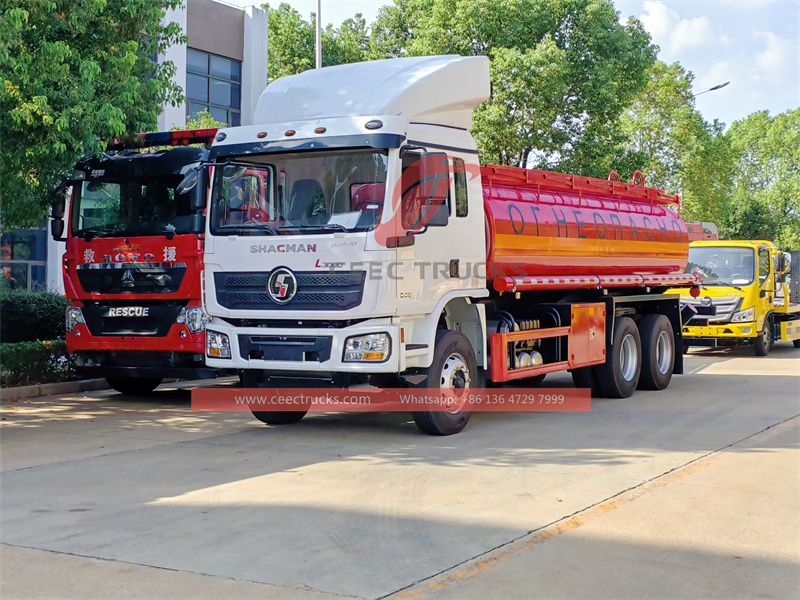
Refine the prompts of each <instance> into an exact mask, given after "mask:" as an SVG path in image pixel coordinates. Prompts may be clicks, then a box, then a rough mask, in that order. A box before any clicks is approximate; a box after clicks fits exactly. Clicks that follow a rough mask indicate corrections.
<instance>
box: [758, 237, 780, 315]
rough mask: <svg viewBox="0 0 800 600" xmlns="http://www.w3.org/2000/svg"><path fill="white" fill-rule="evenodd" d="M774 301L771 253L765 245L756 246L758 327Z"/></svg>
mask: <svg viewBox="0 0 800 600" xmlns="http://www.w3.org/2000/svg"><path fill="white" fill-rule="evenodd" d="M774 302H775V281H774V273H773V270H772V253H771V252H770V249H769V248H768V247H767V246H759V248H758V300H757V301H756V307H757V310H758V327H759V329H761V328H762V327H763V325H764V318H765V317H766V315H767V314H768V313H769V312H770V311H771V310H772V309H773V306H774Z"/></svg>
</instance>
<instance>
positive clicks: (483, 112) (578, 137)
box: [369, 0, 656, 176]
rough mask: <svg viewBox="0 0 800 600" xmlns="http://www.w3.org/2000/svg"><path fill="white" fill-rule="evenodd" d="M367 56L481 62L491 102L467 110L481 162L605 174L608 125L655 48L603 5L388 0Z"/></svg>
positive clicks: (616, 148) (613, 146) (580, 0)
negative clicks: (484, 60) (480, 58)
mask: <svg viewBox="0 0 800 600" xmlns="http://www.w3.org/2000/svg"><path fill="white" fill-rule="evenodd" d="M371 32H372V35H371V39H370V44H369V45H370V56H372V57H373V58H378V57H381V56H383V57H386V56H405V55H410V56H420V55H431V54H460V55H486V56H489V57H490V60H491V61H492V82H493V84H494V94H493V97H492V98H491V99H490V100H489V101H488V102H486V103H484V105H482V106H481V107H480V108H479V109H478V111H477V112H476V119H475V126H474V134H475V137H476V139H477V140H478V142H479V148H480V150H481V155H482V159H483V160H497V161H500V162H503V163H506V164H526V162H528V161H530V163H529V164H532V165H536V166H545V167H548V168H556V169H561V170H574V171H576V172H581V173H585V174H587V175H599V176H605V175H607V173H608V170H607V169H608V167H609V166H611V165H612V164H613V163H615V162H617V161H618V159H619V158H620V157H621V156H623V155H624V150H623V148H622V141H623V138H622V135H621V133H620V131H619V126H618V117H619V116H620V114H621V113H622V111H623V109H624V107H625V106H626V105H627V104H628V103H630V102H631V101H632V100H633V98H634V97H636V95H637V94H639V93H640V92H641V90H642V89H644V87H645V85H646V83H647V69H648V67H649V66H650V65H651V64H652V63H653V62H654V60H655V53H656V48H655V46H653V45H651V44H650V37H649V36H648V34H647V33H646V32H645V31H644V29H643V27H642V25H641V23H639V22H638V21H636V20H633V19H631V20H629V21H628V22H627V24H624V25H623V24H621V23H620V22H619V14H618V13H617V12H616V11H615V10H614V6H613V4H612V3H611V2H610V1H608V0H509V1H507V2H496V1H495V0H430V1H423V0H396V1H395V3H394V4H393V5H391V6H387V7H384V8H382V9H381V11H380V12H379V14H378V18H377V20H376V22H375V23H374V24H373V26H372V28H371Z"/></svg>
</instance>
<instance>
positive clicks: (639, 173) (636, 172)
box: [631, 170, 644, 187]
mask: <svg viewBox="0 0 800 600" xmlns="http://www.w3.org/2000/svg"><path fill="white" fill-rule="evenodd" d="M637 175H638V176H639V178H640V179H641V180H642V183H640V184H639V185H641V186H642V187H644V173H642V172H641V171H639V170H636V171H634V172H633V179H631V183H632V184H633V185H636V176H637Z"/></svg>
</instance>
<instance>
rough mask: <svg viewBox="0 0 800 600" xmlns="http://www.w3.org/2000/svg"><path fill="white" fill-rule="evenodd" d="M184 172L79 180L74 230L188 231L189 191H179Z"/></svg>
mask: <svg viewBox="0 0 800 600" xmlns="http://www.w3.org/2000/svg"><path fill="white" fill-rule="evenodd" d="M180 182H181V176H180V175H176V176H169V177H163V178H159V179H146V180H127V181H103V180H94V181H82V182H79V183H77V182H76V190H75V194H74V196H73V206H72V234H73V235H75V236H78V237H86V236H87V235H89V236H91V237H113V236H119V235H159V234H165V233H188V232H189V227H190V218H191V215H192V213H193V211H192V209H191V206H190V204H189V201H190V198H189V195H188V194H184V195H176V194H175V188H176V187H177V185H178V184H179V183H180Z"/></svg>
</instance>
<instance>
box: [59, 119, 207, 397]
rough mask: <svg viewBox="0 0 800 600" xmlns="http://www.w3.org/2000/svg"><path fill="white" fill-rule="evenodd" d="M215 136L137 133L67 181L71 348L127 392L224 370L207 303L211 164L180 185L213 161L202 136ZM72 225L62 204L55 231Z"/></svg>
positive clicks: (87, 368)
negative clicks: (210, 363) (209, 328)
mask: <svg viewBox="0 0 800 600" xmlns="http://www.w3.org/2000/svg"><path fill="white" fill-rule="evenodd" d="M215 134H216V129H204V130H194V131H178V132H164V133H156V134H145V135H141V136H137V138H134V143H133V144H131V143H127V144H122V143H116V144H114V145H112V146H111V148H110V151H108V152H106V153H103V154H102V155H100V156H88V157H86V158H84V159H82V160H81V161H80V162H78V164H77V165H76V166H75V169H74V171H73V176H72V178H71V179H70V180H69V181H68V182H67V184H68V185H69V186H71V189H72V192H71V195H70V202H69V210H68V215H67V224H66V225H67V227H66V230H67V231H66V240H65V241H66V253H65V254H64V260H63V265H64V289H65V294H66V296H67V298H68V299H69V300H70V301H71V306H70V307H69V308H68V309H67V315H66V342H67V350H68V351H69V352H70V353H72V354H73V355H75V357H76V362H77V368H78V370H79V371H80V372H81V373H82V374H84V375H89V376H94V377H104V378H105V379H106V380H107V381H108V383H109V384H110V385H111V387H113V388H114V389H116V390H118V391H120V392H123V393H131V394H136V393H147V392H149V391H152V390H153V389H155V387H157V386H158V384H159V383H161V381H162V380H163V379H164V378H191V379H201V378H213V377H215V376H216V371H215V370H213V369H211V368H208V367H206V365H205V363H204V349H205V323H206V320H207V317H206V314H205V311H204V310H203V308H202V302H201V277H202V270H203V240H202V232H203V230H204V219H205V217H204V211H205V201H206V198H205V196H206V193H207V190H208V187H207V183H206V181H207V180H205V177H206V173H207V171H206V170H201V171H200V177H201V178H202V180H201V183H202V184H201V185H197V186H195V187H194V188H193V189H192V190H190V191H188V192H186V193H179V190H177V187H178V184H179V183H180V182H181V180H182V179H183V177H184V174H185V173H186V172H187V170H189V169H191V168H192V167H195V166H196V165H198V164H199V163H201V162H202V161H204V160H206V159H207V156H208V152H207V149H206V148H205V147H203V146H199V147H198V146H197V144H206V145H207V144H210V142H211V141H212V139H213V137H214V135H215ZM190 144H191V145H192V146H189V145H190ZM131 146H133V147H131ZM165 146H166V147H165ZM172 146H176V147H172ZM64 226H65V223H64V208H63V204H60V205H59V202H56V204H54V208H53V224H52V232H53V236H54V237H55V238H61V236H62V235H63V232H64V228H65V227H64ZM62 239H63V238H62Z"/></svg>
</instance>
